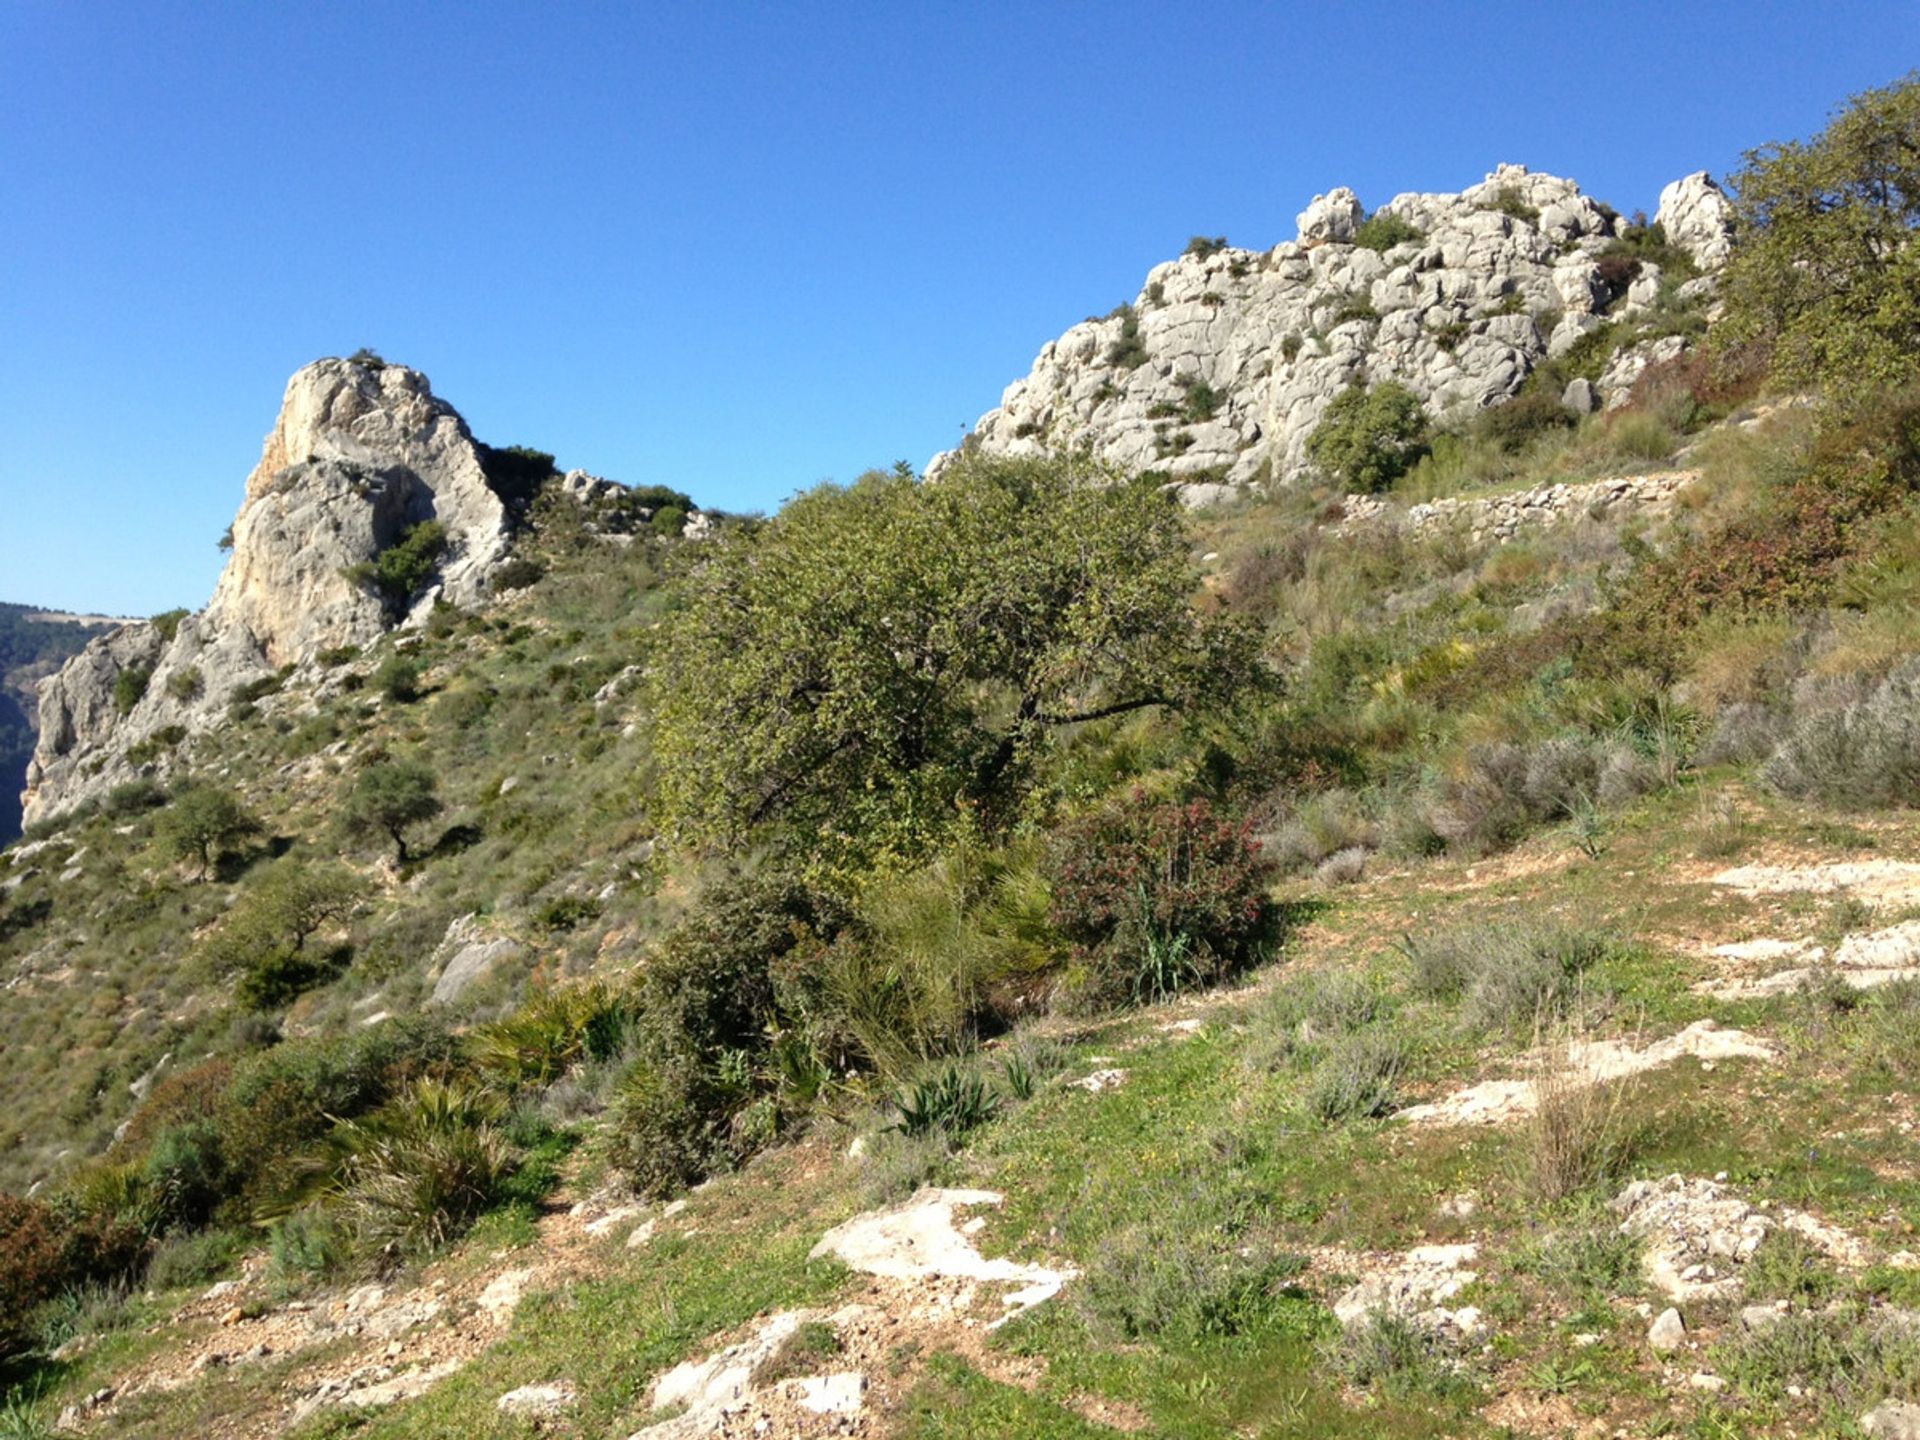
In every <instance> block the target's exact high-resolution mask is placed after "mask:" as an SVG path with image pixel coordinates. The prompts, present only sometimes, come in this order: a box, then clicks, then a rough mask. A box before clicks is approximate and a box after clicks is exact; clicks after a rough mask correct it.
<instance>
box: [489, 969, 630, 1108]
mask: <svg viewBox="0 0 1920 1440" xmlns="http://www.w3.org/2000/svg"><path fill="white" fill-rule="evenodd" d="M633 1021H634V1001H633V999H632V997H631V996H629V995H627V994H625V993H624V992H622V991H619V990H616V989H614V988H613V987H612V986H610V985H608V984H607V983H606V982H604V981H600V980H592V981H587V982H585V983H583V984H577V985H557V986H554V987H552V988H551V989H541V990H536V991H534V992H533V993H532V994H530V995H529V996H528V997H527V998H526V1000H525V1001H524V1002H523V1003H522V1004H521V1005H520V1007H519V1009H517V1010H515V1011H514V1012H513V1013H512V1014H511V1015H508V1016H507V1017H505V1018H504V1019H501V1020H495V1021H493V1022H491V1023H489V1024H485V1025H479V1026H476V1027H475V1028H474V1030H473V1032H472V1033H471V1034H470V1035H469V1037H468V1045H469V1047H470V1049H471V1052H472V1055H473V1060H474V1063H475V1064H476V1065H477V1066H478V1067H479V1068H480V1070H481V1071H482V1072H483V1073H485V1074H486V1075H488V1076H490V1077H492V1078H493V1079H494V1080H496V1081H498V1082H499V1083H501V1084H503V1085H505V1086H507V1087H508V1088H509V1089H520V1088H522V1087H525V1086H543V1085H551V1084H552V1083H553V1082H554V1081H556V1080H558V1079H559V1078H560V1077H561V1076H562V1075H563V1074H565V1073H566V1072H567V1070H568V1069H569V1068H570V1067H572V1066H573V1065H576V1064H578V1063H580V1062H581V1061H587V1060H600V1061H604V1060H610V1059H612V1058H613V1057H614V1056H616V1055H617V1054H619V1053H620V1051H621V1049H622V1047H623V1046H624V1045H625V1044H626V1041H627V1036H628V1033H629V1030H630V1029H631V1027H632V1025H633Z"/></svg>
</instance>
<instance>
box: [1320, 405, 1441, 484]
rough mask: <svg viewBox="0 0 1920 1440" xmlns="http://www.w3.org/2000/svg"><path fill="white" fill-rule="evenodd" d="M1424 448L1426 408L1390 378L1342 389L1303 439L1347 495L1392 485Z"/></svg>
mask: <svg viewBox="0 0 1920 1440" xmlns="http://www.w3.org/2000/svg"><path fill="white" fill-rule="evenodd" d="M1429 448H1430V444H1429V437H1428V425H1427V416H1426V412H1425V411H1424V410H1423V409H1421V407H1420V402H1419V400H1418V399H1416V398H1415V397H1414V395H1413V393H1412V392H1411V391H1410V390H1408V389H1407V388H1406V387H1405V386H1404V385H1400V384H1398V383H1397V382H1395V381H1391V380H1388V381H1383V382H1382V383H1381V384H1379V385H1376V386H1374V387H1373V388H1372V389H1371V390H1369V389H1367V388H1366V387H1365V386H1363V385H1354V386H1352V387H1350V388H1348V389H1346V390H1343V391H1341V392H1340V394H1338V395H1336V396H1334V398H1333V400H1332V401H1331V402H1330V403H1329V404H1328V405H1327V408H1326V410H1325V411H1323V412H1322V414H1321V417H1320V423H1319V424H1318V425H1316V426H1315V427H1314V429H1313V433H1312V434H1311V435H1309V436H1308V437H1307V457H1308V458H1309V459H1310V460H1312V461H1313V462H1314V464H1315V465H1317V466H1319V467H1320V469H1321V470H1322V471H1324V472H1325V473H1326V474H1327V475H1328V477H1329V478H1331V479H1332V480H1334V481H1335V482H1336V483H1337V484H1339V485H1340V486H1341V487H1342V488H1343V489H1345V490H1346V491H1347V492H1348V493H1350V494H1357V493H1372V492H1375V491H1380V490H1386V489H1389V488H1391V487H1392V485H1393V482H1394V481H1396V480H1398V479H1399V478H1400V477H1401V476H1402V475H1404V474H1406V473H1407V471H1408V470H1409V469H1411V468H1412V466H1413V465H1414V463H1415V462H1416V461H1417V460H1419V459H1420V457H1421V456H1422V455H1424V454H1426V453H1427V451H1428V449H1429Z"/></svg>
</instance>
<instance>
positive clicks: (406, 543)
mask: <svg viewBox="0 0 1920 1440" xmlns="http://www.w3.org/2000/svg"><path fill="white" fill-rule="evenodd" d="M447 544H448V541H447V527H446V526H445V525H443V524H441V523H440V522H439V521H438V520H422V521H420V522H419V523H418V524H414V525H409V526H408V527H407V528H406V529H405V530H403V531H401V532H400V536H399V538H398V539H397V540H395V541H394V542H393V543H392V544H391V545H388V546H386V547H385V548H384V549H382V550H381V551H380V553H379V554H377V555H376V556H374V558H373V559H372V560H371V561H366V562H363V563H361V564H359V565H353V566H350V567H348V569H347V571H346V576H347V579H348V580H350V581H352V582H353V583H354V584H356V585H361V586H366V587H369V588H371V589H372V590H374V591H375V592H377V593H378V594H379V595H380V596H381V597H382V599H384V600H385V601H386V606H387V611H388V613H389V614H390V615H397V614H400V613H401V612H403V611H404V610H405V609H406V605H407V602H408V601H409V600H411V599H412V598H413V597H414V595H415V594H416V593H418V591H419V590H420V588H421V586H423V585H425V584H426V583H427V580H428V578H429V577H430V576H431V575H432V574H433V572H434V568H435V567H436V566H437V565H438V564H439V563H440V557H441V556H442V555H443V554H445V553H446V549H447Z"/></svg>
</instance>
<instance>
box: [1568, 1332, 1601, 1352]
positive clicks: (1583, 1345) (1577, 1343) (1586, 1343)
mask: <svg viewBox="0 0 1920 1440" xmlns="http://www.w3.org/2000/svg"><path fill="white" fill-rule="evenodd" d="M1604 1338H1605V1337H1604V1336H1603V1335H1601V1333H1600V1332H1599V1331H1598V1330H1582V1331H1581V1332H1580V1333H1579V1334H1577V1335H1575V1336H1574V1337H1573V1348H1574V1349H1576V1350H1590V1349H1592V1348H1593V1347H1594V1346H1595V1345H1598V1344H1599V1343H1600V1342H1601V1340H1603V1339H1604Z"/></svg>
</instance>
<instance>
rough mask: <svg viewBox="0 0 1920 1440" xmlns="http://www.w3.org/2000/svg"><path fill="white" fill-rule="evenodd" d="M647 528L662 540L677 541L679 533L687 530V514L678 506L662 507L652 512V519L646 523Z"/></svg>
mask: <svg viewBox="0 0 1920 1440" xmlns="http://www.w3.org/2000/svg"><path fill="white" fill-rule="evenodd" d="M647 528H648V529H650V530H652V531H653V533H654V534H655V535H658V536H659V537H660V538H661V539H662V540H673V539H677V538H678V537H679V535H680V532H681V531H683V530H685V529H686V528H687V512H686V511H684V510H682V509H681V508H680V507H679V506H678V505H662V506H661V507H660V508H659V509H658V510H656V511H654V512H653V519H652V520H650V521H648V522H647Z"/></svg>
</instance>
